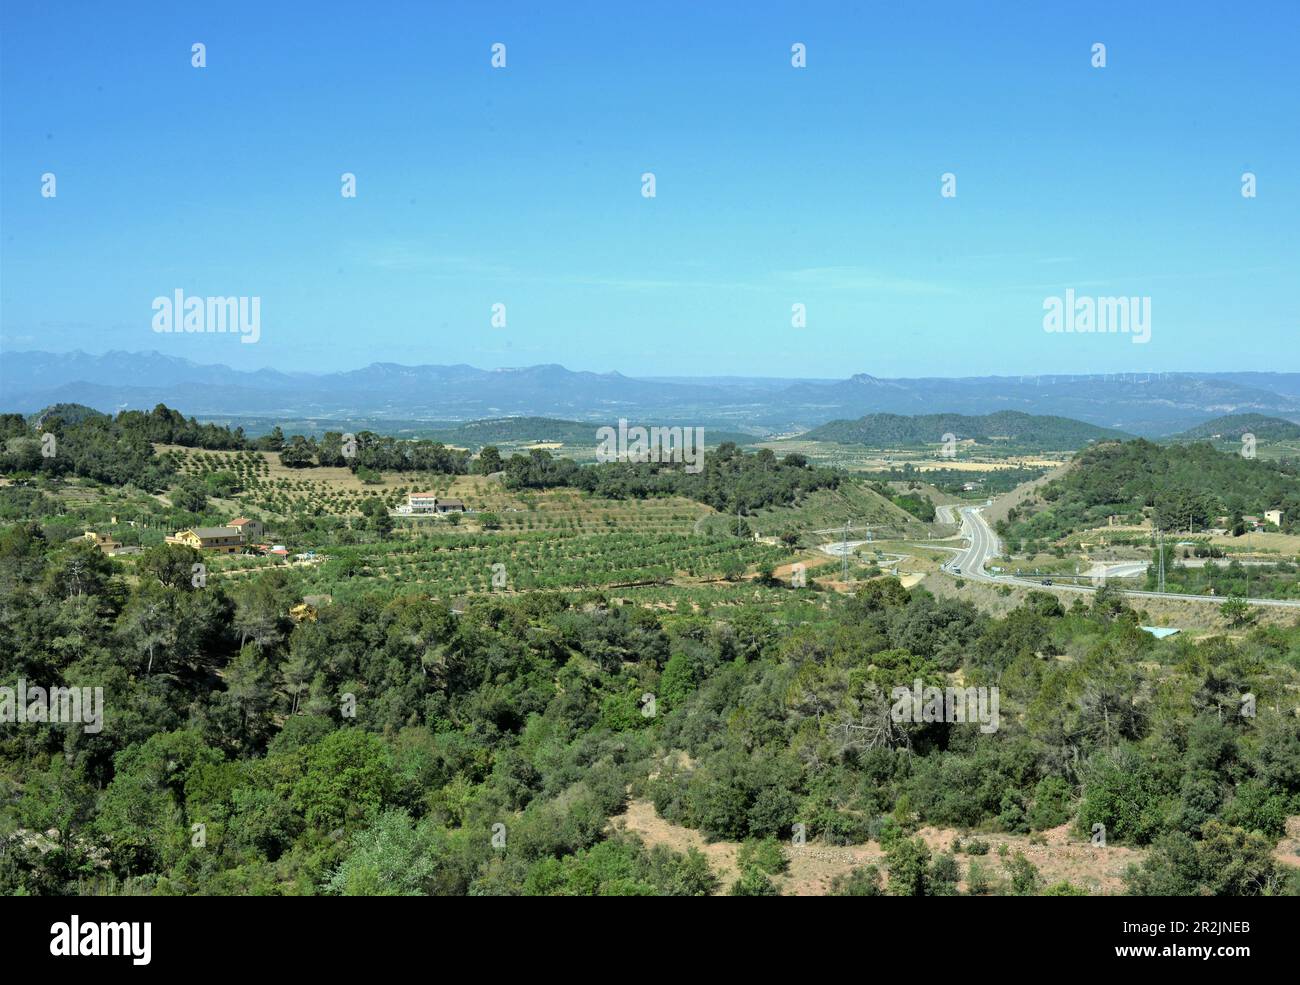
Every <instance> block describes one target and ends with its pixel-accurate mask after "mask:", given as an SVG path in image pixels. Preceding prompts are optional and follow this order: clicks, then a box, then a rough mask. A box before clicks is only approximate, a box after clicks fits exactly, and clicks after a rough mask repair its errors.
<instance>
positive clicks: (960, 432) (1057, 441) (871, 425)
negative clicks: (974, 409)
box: [800, 410, 1133, 451]
mask: <svg viewBox="0 0 1300 985" xmlns="http://www.w3.org/2000/svg"><path fill="white" fill-rule="evenodd" d="M946 434H951V435H953V437H954V438H955V439H956V440H958V441H966V440H974V441H975V442H976V443H977V444H980V445H990V446H996V447H1000V448H1015V449H1023V450H1025V451H1073V450H1075V449H1078V448H1082V447H1084V446H1085V445H1088V444H1091V443H1093V442H1096V441H1106V440H1112V441H1116V440H1123V439H1125V438H1131V437H1133V435H1131V434H1126V433H1125V432H1123V431H1116V430H1113V429H1111V428H1103V427H1098V426H1097V425H1095V424H1087V423H1084V422H1083V421H1075V420H1071V419H1070V418H1068V417H1054V416H1037V415H1033V414H1025V413H1022V412H1020V411H1015V410H1004V411H998V412H997V413H995V414H984V415H981V416H978V417H971V416H967V415H965V414H919V415H916V416H911V417H907V416H903V415H900V414H868V415H867V416H865V417H860V418H858V419H857V420H855V421H831V422H829V423H827V424H823V425H821V426H820V427H816V428H813V429H812V430H811V431H809V432H808V433H807V434H803V435H800V437H801V438H804V439H815V440H818V441H837V442H839V443H841V444H853V445H865V446H867V447H869V448H921V447H925V446H927V445H935V444H938V443H940V442H941V441H943V440H944V439H943V436H944V435H946Z"/></svg>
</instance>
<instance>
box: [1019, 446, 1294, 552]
mask: <svg viewBox="0 0 1300 985" xmlns="http://www.w3.org/2000/svg"><path fill="white" fill-rule="evenodd" d="M1041 498H1042V500H1043V505H1042V507H1041V508H1040V509H1038V510H1037V511H1034V512H1032V513H1030V514H1029V515H1023V514H1021V515H1016V516H1012V517H1010V518H1009V520H1010V522H1009V524H1008V525H1007V527H1006V529H1007V531H1008V532H1010V533H1011V534H1012V535H1013V536H1015V537H1018V538H1021V539H1036V540H1043V539H1048V540H1054V539H1056V538H1058V537H1062V536H1064V535H1065V534H1067V533H1070V532H1071V531H1074V530H1079V529H1083V528H1087V527H1094V526H1098V525H1101V524H1104V523H1105V522H1106V518H1107V517H1108V516H1110V515H1111V514H1120V515H1121V516H1125V517H1130V518H1134V517H1136V516H1140V515H1141V514H1142V513H1143V511H1144V510H1146V509H1148V508H1149V509H1150V510H1151V515H1152V517H1153V519H1154V521H1155V523H1156V524H1157V525H1158V526H1159V527H1161V528H1162V529H1165V530H1186V529H1188V528H1189V526H1190V527H1191V528H1202V527H1205V526H1209V525H1210V524H1212V523H1213V522H1214V520H1215V518H1217V517H1219V516H1227V517H1229V518H1232V517H1238V516H1240V515H1242V514H1254V515H1256V516H1260V515H1262V514H1263V513H1264V511H1265V510H1270V509H1281V510H1283V511H1284V513H1285V517H1284V523H1283V528H1284V529H1286V530H1288V531H1292V530H1296V529H1300V478H1298V477H1297V463H1295V462H1288V461H1286V460H1279V461H1265V460H1263V459H1249V458H1243V457H1242V456H1241V455H1239V454H1232V453H1228V452H1222V451H1216V450H1215V449H1214V448H1212V447H1210V446H1209V445H1208V444H1194V445H1187V446H1176V447H1169V446H1165V445H1157V444H1153V443H1152V442H1150V441H1145V440H1138V441H1129V442H1124V443H1122V444H1107V445H1103V446H1101V447H1099V448H1091V449H1088V450H1086V451H1084V452H1082V453H1080V455H1079V456H1078V457H1077V458H1076V459H1075V462H1074V464H1073V466H1072V467H1071V468H1070V470H1069V471H1068V472H1066V474H1065V475H1063V476H1061V477H1060V478H1058V479H1054V480H1053V481H1052V482H1049V483H1048V484H1047V485H1046V486H1044V487H1043V489H1042V492H1041Z"/></svg>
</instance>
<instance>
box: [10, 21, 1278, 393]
mask: <svg viewBox="0 0 1300 985" xmlns="http://www.w3.org/2000/svg"><path fill="white" fill-rule="evenodd" d="M1075 6H1078V7H1085V6H1086V7H1087V8H1088V9H1087V10H1086V11H1084V10H1067V9H1066V8H1067V7H1075ZM809 7H813V8H815V9H813V10H809V9H807V8H809ZM552 8H559V9H552ZM322 11H324V12H322ZM2 17H3V20H2V21H0V28H2V31H0V33H2V35H3V40H2V41H0V45H2V50H0V54H2V55H3V64H2V68H0V72H2V73H3V74H2V81H3V95H2V96H0V100H2V104H0V109H2V110H3V116H2V117H0V120H2V122H0V127H2V129H0V137H2V142H0V178H2V183H0V210H2V211H0V250H2V252H0V346H2V347H3V348H8V349H48V350H54V351H62V350H70V349H84V350H86V351H90V352H102V351H105V350H108V349H126V350H145V349H158V350H159V351H163V352H167V353H170V354H173V355H178V356H183V357H185V358H189V359H194V360H196V361H199V362H224V363H227V364H230V365H234V366H238V367H240V368H254V367H259V366H275V367H277V368H281V369H294V368H297V369H305V370H330V369H343V368H351V367H354V366H358V365H364V364H366V363H369V362H373V361H394V362H405V363H417V362H428V363H456V362H465V363H470V364H473V365H476V366H483V367H496V366H520V365H530V364H534V363H542V362H557V363H563V364H564V365H566V366H569V367H570V368H574V369H588V370H597V371H605V370H615V369H617V370H619V371H621V372H624V373H627V374H629V375H663V374H675V375H715V374H726V375H767V376H818V377H843V376H847V375H849V374H851V373H856V372H867V373H872V374H874V375H877V376H957V375H978V374H1002V373H1005V374H1017V373H1066V372H1130V371H1134V372H1149V371H1156V370H1216V369H1258V370H1290V371H1296V370H1300V344H1297V338H1300V294H1298V292H1297V286H1298V285H1300V275H1298V264H1297V259H1298V256H1297V254H1298V253H1300V246H1298V245H1297V243H1298V240H1300V236H1297V230H1300V69H1297V67H1296V61H1297V59H1296V52H1297V51H1298V50H1300V7H1297V5H1296V4H1295V3H1294V2H1291V0H1288V2H1265V3H1259V4H1254V5H1251V6H1250V7H1248V8H1242V7H1241V6H1240V5H1238V4H1230V3H1222V4H1220V3H1200V2H1186V3H1150V4H1148V3H1143V4H1133V3H1131V2H1124V3H1089V4H1086V5H1083V4H1080V5H1073V4H1071V5H1067V4H1063V3H1045V2H1024V3H1012V2H988V3H974V2H968V3H893V4H884V3H878V4H860V3H844V4H839V3H824V4H796V3H790V4H780V5H778V4H764V3H759V4H743V5H742V4H738V3H732V2H720V3H716V4H700V3H672V2H667V3H657V4H649V5H645V4H616V3H603V4H598V3H590V4H585V3H572V2H566V3H564V4H553V5H540V4H535V3H527V4H525V3H518V4H516V3H481V2H464V3H428V2H423V3H409V4H406V3H385V4H376V5H340V6H339V8H338V10H337V11H336V12H334V13H330V12H329V11H327V10H325V9H324V8H322V7H321V6H320V5H317V4H305V3H303V4H295V3H276V4H267V3H260V4H246V3H223V4H219V5H218V4H205V5H198V4H193V5H188V4H176V3H174V2H169V3H157V4H154V3H132V4H126V5H105V4H102V3H91V2H87V3H64V4H58V3H55V4H45V5H41V6H40V8H39V9H35V6H34V5H18V4H16V3H10V4H5V5H4V7H3V15H2ZM194 42H202V43H204V44H205V45H206V47H207V62H208V64H207V67H206V68H203V69H196V68H193V67H192V66H191V64H190V60H191V54H190V52H191V45H192V44H193V43H194ZM494 42H502V43H504V44H505V45H506V46H507V48H506V52H507V54H506V57H507V66H506V68H504V69H493V68H492V67H491V64H490V57H491V50H490V49H491V45H492V44H493V43H494ZM796 42H800V43H803V44H805V45H806V46H807V62H808V64H807V67H806V68H804V69H795V68H793V67H792V66H791V64H790V57H791V55H790V48H791V45H792V44H794V43H796ZM1095 42H1102V43H1104V44H1105V45H1106V61H1107V65H1106V67H1105V68H1101V69H1098V68H1093V67H1092V65H1091V63H1090V62H1091V57H1092V56H1091V47H1092V45H1093V44H1094V43H1095ZM345 171H349V172H353V173H355V174H356V176H357V191H358V195H357V197H356V198H355V199H351V200H349V199H344V198H343V197H342V196H341V195H340V193H339V190H340V175H341V174H342V173H343V172H345ZM646 171H651V172H654V174H655V176H656V185H657V188H656V191H657V195H656V197H655V198H654V199H645V198H643V197H642V195H641V175H642V173H643V172H646ZM1244 171H1252V172H1254V173H1255V174H1256V175H1257V180H1258V197H1257V198H1255V199H1253V200H1251V199H1245V198H1243V197H1242V195H1241V191H1240V189H1241V175H1242V172H1244ZM46 172H52V173H54V174H55V175H56V178H57V192H58V194H57V197H56V198H53V199H49V198H43V197H42V196H41V194H40V191H41V175H42V174H44V173H46ZM945 172H951V173H953V174H955V175H956V180H957V196H956V197H955V198H950V199H945V198H943V197H941V195H940V176H941V175H942V174H943V173H945ZM178 288H179V289H181V290H183V291H185V292H186V293H187V294H189V295H222V296H229V295H245V296H257V297H260V298H261V317H262V324H261V339H260V341H259V342H258V343H257V344H256V345H246V344H241V343H240V342H239V340H238V339H237V338H236V337H233V336H230V335H218V334H211V335H193V334H190V335H186V334H175V335H160V334H156V333H154V332H153V331H152V330H151V327H150V322H151V318H152V315H153V312H152V309H151V302H152V300H153V298H154V297H156V296H160V295H171V294H172V292H173V291H175V290H176V289H178ZM1066 288H1073V289H1074V290H1075V291H1076V293H1079V294H1092V295H1129V296H1149V297H1150V298H1151V299H1152V300H1151V307H1152V326H1151V329H1152V332H1151V341H1150V342H1149V343H1148V344H1145V345H1137V344H1133V343H1132V342H1131V339H1130V338H1129V337H1127V336H1124V335H1092V336H1089V335H1063V334H1048V333H1045V332H1044V331H1043V327H1042V318H1043V301H1044V299H1045V298H1047V297H1049V296H1059V295H1062V294H1063V293H1064V291H1065V289H1066ZM496 303H501V304H505V305H506V315H507V324H506V327H504V328H494V327H493V326H492V325H491V323H490V316H491V309H492V305H493V304H496ZM794 303H801V304H804V305H806V307H807V326H806V327H804V328H794V327H792V326H791V324H790V321H791V305H792V304H794Z"/></svg>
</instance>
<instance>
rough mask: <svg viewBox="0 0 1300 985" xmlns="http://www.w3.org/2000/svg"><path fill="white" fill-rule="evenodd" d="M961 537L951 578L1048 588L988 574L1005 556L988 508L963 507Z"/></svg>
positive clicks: (1290, 603) (1294, 603)
mask: <svg viewBox="0 0 1300 985" xmlns="http://www.w3.org/2000/svg"><path fill="white" fill-rule="evenodd" d="M936 512H937V513H938V515H939V517H940V518H941V519H944V518H945V517H946V519H944V522H951V517H952V507H943V506H941V507H938V508H937V510H936ZM961 536H962V537H964V538H965V539H966V541H967V546H966V547H965V548H964V549H962V550H959V551H958V552H957V553H956V554H955V555H954V557H953V558H952V560H950V561H948V562H946V563H945V564H944V565H943V570H944V571H946V572H947V573H948V574H950V575H955V576H957V577H960V578H969V579H970V580H971V581H983V582H991V583H993V584H998V585H1025V586H1027V587H1030V588H1046V587H1048V586H1044V585H1043V584H1042V580H1041V579H1029V578H1018V577H1016V576H1015V575H994V574H990V573H989V572H988V571H987V570H986V567H985V566H986V565H987V564H988V563H989V561H991V560H992V559H993V558H995V557H998V556H999V555H1000V554H1001V553H1002V545H1001V543H1000V542H999V541H998V535H997V534H995V533H994V532H993V528H992V527H990V526H989V524H988V521H987V520H985V519H984V507H982V506H963V507H961ZM1050 588H1051V590H1053V591H1058V592H1095V591H1096V590H1097V589H1096V588H1095V587H1093V586H1091V585H1052V586H1050ZM1124 594H1125V595H1136V596H1139V597H1142V598H1153V599H1187V600H1189V601H1192V602H1210V603H1213V604H1215V605H1222V604H1223V602H1224V600H1223V599H1222V598H1219V597H1217V596H1212V595H1183V594H1179V593H1176V592H1145V591H1141V592H1140V591H1129V590H1127V589H1125V590H1124ZM1246 601H1247V602H1249V603H1250V604H1251V605H1263V606H1271V607H1274V608H1279V609H1300V600H1294V599H1246Z"/></svg>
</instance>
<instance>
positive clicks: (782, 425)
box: [0, 351, 1300, 436]
mask: <svg viewBox="0 0 1300 985" xmlns="http://www.w3.org/2000/svg"><path fill="white" fill-rule="evenodd" d="M55 403H80V404H86V405H88V406H91V407H95V408H97V409H99V410H104V411H116V410H119V409H124V408H130V409H149V408H152V407H153V406H154V405H156V404H159V403H165V404H167V405H168V406H169V407H176V408H180V409H182V410H183V411H184V412H185V413H186V414H193V415H195V416H197V417H199V418H201V419H210V418H220V419H236V420H237V419H238V418H241V417H268V416H274V417H278V418H295V419H311V418H322V419H329V420H334V421H350V420H356V419H358V418H366V419H372V420H379V421H383V420H394V421H398V420H400V421H405V422H410V421H439V422H449V421H450V422H456V421H469V420H481V419H484V418H501V417H508V416H533V417H552V418H562V419H566V420H577V421H592V422H600V423H606V422H612V421H614V420H616V419H617V418H618V417H620V416H623V417H628V418H637V419H639V420H640V421H641V422H642V423H657V422H660V421H662V422H665V423H668V422H671V423H683V422H687V421H690V422H694V423H696V424H699V425H701V426H706V427H713V428H715V429H720V428H724V429H725V428H730V429H734V430H736V431H743V432H746V433H753V434H756V435H757V434H770V433H782V434H790V433H794V432H797V431H803V430H807V429H809V428H812V427H816V426H817V425H820V424H825V423H826V422H828V421H832V420H837V419H845V418H858V417H861V416H863V415H870V414H882V413H885V414H908V415H916V414H935V413H952V414H963V415H986V414H991V413H996V412H999V411H1020V412H1023V413H1026V414H1034V415H1050V416H1055V417H1068V418H1073V419H1075V420H1079V421H1085V422H1087V423H1089V424H1095V425H1098V426H1100V427H1103V428H1118V429H1121V430H1124V431H1128V432H1131V433H1134V434H1140V435H1144V436H1162V435H1169V434H1175V433H1178V432H1182V431H1185V430H1187V429H1188V428H1191V427H1194V426H1195V425H1197V424H1200V423H1201V422H1203V421H1205V420H1206V419H1207V418H1211V417H1220V416H1222V415H1225V414H1262V415H1266V416H1270V417H1278V418H1283V419H1287V418H1293V419H1300V373H1164V374H1153V375H1143V374H1138V375H1110V376H1095V375H1094V376H1052V377H1047V376H1043V377H966V378H957V379H943V378H922V379H880V378H877V377H874V376H870V375H868V374H865V373H860V374H857V375H855V376H852V377H850V378H848V379H846V380H836V381H826V380H803V381H791V380H789V379H779V378H750V377H729V378H728V377H709V378H703V379H698V380H690V379H683V378H676V377H674V378H660V379H638V378H635V377H630V376H624V375H623V374H621V373H590V372H574V371H571V370H568V369H565V368H564V367H563V366H558V365H553V364H552V365H540V366H529V367H524V368H521V369H499V370H484V369H477V368H475V367H473V366H466V365H456V366H437V365H423V366H402V365H398V364H396V363H373V364H371V365H370V366H366V367H364V368H361V369H356V370H349V371H346V372H337V373H319V374H317V373H285V372H280V371H277V370H270V369H263V370H257V371H252V372H246V371H239V370H234V369H230V368H229V367H226V366H220V365H204V364H200V363H195V362H191V361H190V360H187V359H181V358H178V357H176V356H169V355H164V354H161V353H158V352H146V353H127V352H108V353H104V354H103V355H88V354H86V353H84V352H71V353H49V352H40V351H28V352H7V353H5V354H4V355H3V357H2V358H0V410H10V411H21V412H24V413H32V412H35V411H37V410H39V409H41V408H42V407H46V406H49V405H50V404H55Z"/></svg>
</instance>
